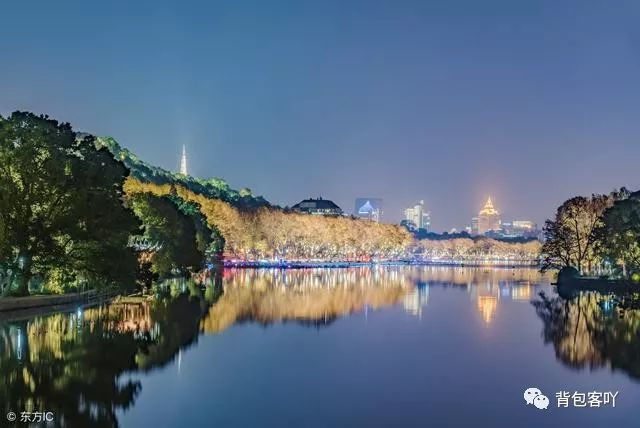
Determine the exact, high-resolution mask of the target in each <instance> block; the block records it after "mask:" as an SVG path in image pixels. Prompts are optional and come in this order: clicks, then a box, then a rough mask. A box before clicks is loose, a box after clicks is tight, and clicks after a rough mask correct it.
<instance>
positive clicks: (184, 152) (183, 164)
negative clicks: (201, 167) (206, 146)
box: [180, 144, 189, 175]
mask: <svg viewBox="0 0 640 428" xmlns="http://www.w3.org/2000/svg"><path fill="white" fill-rule="evenodd" d="M180 174H184V175H189V172H188V171H187V148H186V147H185V145H184V144H183V145H182V157H181V158H180Z"/></svg>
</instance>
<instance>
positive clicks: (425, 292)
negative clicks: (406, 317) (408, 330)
mask: <svg viewBox="0 0 640 428" xmlns="http://www.w3.org/2000/svg"><path fill="white" fill-rule="evenodd" d="M428 303H429V284H428V283H420V282H419V283H417V284H416V286H415V287H414V289H413V290H411V291H410V292H409V293H407V294H406V295H405V296H404V300H403V306H404V310H405V311H406V312H407V313H409V314H411V315H413V316H417V317H418V318H422V310H423V308H426V306H427V304H428Z"/></svg>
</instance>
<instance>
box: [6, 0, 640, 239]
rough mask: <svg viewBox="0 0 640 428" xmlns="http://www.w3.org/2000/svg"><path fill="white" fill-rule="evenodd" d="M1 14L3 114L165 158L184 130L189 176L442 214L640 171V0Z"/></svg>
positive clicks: (278, 194)
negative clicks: (51, 120) (23, 114)
mask: <svg viewBox="0 0 640 428" xmlns="http://www.w3.org/2000/svg"><path fill="white" fill-rule="evenodd" d="M355 3H358V2H355ZM4 16H5V17H6V18H7V19H6V20H5V21H6V22H5V24H4V25H3V26H2V28H0V34H1V35H2V36H3V38H4V39H5V40H14V39H15V38H16V37H19V40H20V43H6V44H4V45H3V46H1V47H0V53H2V55H3V57H4V58H11V60H10V61H6V64H4V65H5V66H4V67H2V69H1V70H0V82H2V83H0V93H2V94H3V96H2V97H1V98H0V114H2V115H7V114H9V113H10V112H11V111H14V110H28V111H34V112H38V113H47V114H49V115H51V116H52V117H55V118H57V119H59V120H64V121H69V122H71V123H72V124H73V125H74V128H75V129H78V130H82V131H86V132H90V133H92V134H96V135H103V136H105V135H109V136H113V137H114V138H116V139H117V140H118V141H119V142H120V143H121V144H122V146H124V147H127V148H128V149H130V150H131V151H132V152H135V153H136V154H137V155H138V156H139V157H140V158H141V159H144V160H145V161H147V162H149V163H151V164H153V165H159V166H162V167H164V168H166V169H171V170H173V169H174V167H175V159H176V147H180V146H181V145H182V144H186V145H187V146H188V147H189V160H190V163H189V172H190V173H191V174H192V175H193V176H196V177H202V178H208V177H221V178H223V179H225V180H226V181H228V182H229V184H230V185H231V186H232V187H234V188H242V187H248V188H251V189H252V190H253V192H254V193H255V194H258V195H264V197H265V198H266V199H267V200H269V201H271V202H273V203H275V204H278V205H282V206H285V205H291V204H292V203H295V202H296V201H299V200H301V199H303V198H305V197H308V195H323V196H325V197H327V198H330V199H332V200H333V201H335V202H336V203H337V204H338V205H339V206H342V207H350V206H352V204H353V200H354V198H356V197H358V196H359V195H363V194H364V195H376V196H378V197H380V198H381V199H383V200H384V201H385V212H386V214H385V218H384V221H386V222H393V223H397V222H399V221H400V219H401V217H402V210H403V209H404V208H405V207H406V206H408V204H410V203H411V202H412V201H414V200H416V199H423V198H424V199H425V200H426V201H427V202H428V204H429V206H430V207H432V208H433V209H432V214H433V219H434V220H433V228H434V229H436V230H449V229H451V228H453V227H456V228H459V227H461V226H462V225H464V224H466V223H467V222H468V218H469V214H470V213H473V212H476V211H477V208H476V207H477V206H480V205H481V204H482V203H483V202H484V200H486V197H487V196H488V195H489V194H491V195H492V196H493V197H494V198H495V200H496V201H499V203H500V205H501V206H502V207H503V210H504V211H505V215H507V216H508V217H509V218H531V219H532V220H533V221H535V222H536V223H538V224H543V222H544V220H545V219H547V218H550V217H552V216H553V215H554V213H555V209H556V207H557V206H558V205H559V204H560V203H562V201H564V200H565V199H566V198H567V197H570V196H572V195H590V194H591V193H592V192H597V193H608V192H610V191H611V190H613V189H614V188H619V187H620V186H627V187H629V188H631V189H637V188H639V187H640V178H638V175H637V173H636V170H637V167H636V162H635V159H637V158H639V157H640V145H638V144H637V140H638V135H640V125H638V124H637V120H636V119H637V117H638V116H640V106H639V105H638V102H637V100H638V99H640V85H638V83H637V76H638V75H639V74H640V58H639V57H638V55H637V51H638V46H639V43H640V42H639V41H640V30H638V26H637V24H636V23H637V18H638V16H640V5H638V4H637V3H631V2H624V3H621V4H620V7H618V8H610V7H608V6H607V5H606V4H597V3H587V2H577V1H576V2H568V3H564V4H557V3H556V2H550V1H543V2H536V3H535V4H529V5H525V4H522V3H520V2H517V3H505V2H501V1H489V2H484V3H483V4H482V5H479V4H477V3H476V2H472V1H459V2H454V3H449V2H447V3H441V4H427V3H424V2H418V1H415V2H413V1H408V2H403V4H402V5H399V4H397V3H396V2H390V1H388V2H381V3H376V4H375V5H373V4H367V5H363V4H349V5H345V4H344V3H343V2H336V1H328V2H322V4H301V3H298V2H284V3H283V5H282V6H281V7H279V8H272V7H270V6H269V5H267V4H264V3H263V2H254V3H252V4H245V5H238V4H236V3H234V2H220V3H216V4H215V5H209V4H204V3H199V4H194V5H193V7H189V8H185V7H183V6H181V5H180V4H179V3H177V2H157V3H156V4H155V5H154V13H153V14H151V15H150V14H149V13H148V8H147V7H146V6H145V5H143V4H129V3H126V4H125V3H118V2H110V3H109V4H105V5H101V6H99V7H94V6H89V5H85V4H75V3H70V2H59V3H55V4H53V3H52V4H44V5H41V6H40V7H38V8H37V9H35V10H34V9H33V8H32V7H30V6H29V4H27V3H20V2H12V3H9V4H7V5H5V10H4ZM291 17H295V19H292V18H291ZM96 28H109V29H114V30H113V31H96ZM116 28H117V31H116V30H115V29H116ZM78 34H82V37H78ZM44 41H46V43H44ZM51 46H64V47H65V48H64V49H51V48H50V47H51ZM45 70H46V72H45ZM604 146H606V150H603V149H602V147H604ZM621 154H624V156H621ZM593 171H597V172H598V173H597V174H594V173H593ZM510 210H512V211H510Z"/></svg>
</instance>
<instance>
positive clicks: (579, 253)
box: [542, 188, 640, 278]
mask: <svg viewBox="0 0 640 428" xmlns="http://www.w3.org/2000/svg"><path fill="white" fill-rule="evenodd" d="M544 234H545V238H546V240H545V243H544V245H543V247H542V258H543V265H542V267H543V269H550V268H563V267H573V268H575V269H577V270H578V271H579V272H581V273H583V274H598V275H611V274H614V275H622V276H623V277H627V278H629V277H631V276H632V275H633V274H634V273H636V272H639V271H640V192H636V193H629V192H628V191H627V190H626V189H624V188H623V189H621V190H620V191H617V192H612V193H611V194H609V195H593V196H591V197H590V198H586V197H575V198H571V199H569V200H567V201H566V202H564V203H563V204H562V205H561V206H560V207H559V208H558V211H557V213H556V216H555V218H554V219H553V220H547V222H546V223H545V226H544Z"/></svg>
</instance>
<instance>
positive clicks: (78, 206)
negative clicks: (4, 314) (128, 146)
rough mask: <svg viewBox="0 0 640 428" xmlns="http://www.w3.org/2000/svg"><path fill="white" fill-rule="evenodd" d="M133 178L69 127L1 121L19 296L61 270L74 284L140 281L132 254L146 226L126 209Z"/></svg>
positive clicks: (4, 213)
mask: <svg viewBox="0 0 640 428" xmlns="http://www.w3.org/2000/svg"><path fill="white" fill-rule="evenodd" d="M127 175H128V172H127V169H126V168H125V166H124V165H123V164H122V163H121V162H118V161H116V160H115V159H114V158H113V156H111V154H110V153H109V152H108V151H107V150H106V149H97V148H96V146H95V139H94V138H93V137H91V136H85V137H83V138H76V134H75V132H74V131H73V129H72V128H71V125H69V124H68V123H59V122H57V121H55V120H51V119H49V118H48V117H47V116H37V115H34V114H32V113H23V112H15V113H13V114H12V115H11V116H9V117H8V118H6V119H5V118H2V117H0V188H1V189H2V192H0V233H2V235H3V236H4V239H3V245H1V246H0V255H2V256H3V259H4V260H5V264H6V265H7V267H8V268H10V269H13V270H17V271H19V272H20V281H19V286H18V289H17V293H18V294H28V284H29V281H30V279H31V278H32V276H33V275H35V274H40V275H46V274H47V272H48V271H49V270H50V269H52V268H54V267H55V268H56V269H59V270H61V271H63V272H64V274H65V277H66V278H68V279H74V280H77V279H79V278H85V279H92V280H100V281H104V282H105V283H113V282H120V281H128V280H132V279H133V275H134V273H135V256H134V254H133V252H132V251H130V250H127V249H126V247H127V242H128V238H129V234H130V233H132V232H134V231H135V230H136V229H137V227H138V223H137V221H136V219H135V217H134V215H133V213H132V212H131V211H130V210H128V209H127V208H125V207H124V206H123V204H122V196H123V192H122V185H123V183H124V180H125V179H126V177H127Z"/></svg>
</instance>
